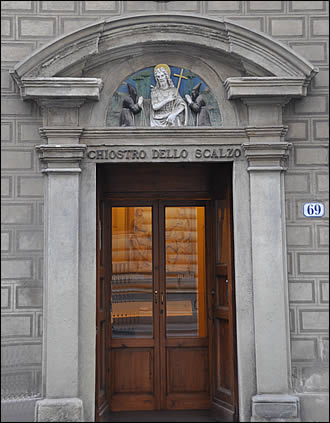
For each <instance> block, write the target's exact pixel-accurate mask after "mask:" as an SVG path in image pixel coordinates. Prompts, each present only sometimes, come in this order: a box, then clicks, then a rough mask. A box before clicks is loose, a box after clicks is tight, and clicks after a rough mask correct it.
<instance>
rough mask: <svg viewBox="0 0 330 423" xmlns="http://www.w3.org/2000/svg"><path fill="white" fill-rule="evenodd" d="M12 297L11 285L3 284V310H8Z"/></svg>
mask: <svg viewBox="0 0 330 423" xmlns="http://www.w3.org/2000/svg"><path fill="white" fill-rule="evenodd" d="M10 297H11V287H10V286H2V287H1V310H6V309H9V308H10Z"/></svg>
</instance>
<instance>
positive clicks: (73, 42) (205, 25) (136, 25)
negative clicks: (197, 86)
mask: <svg viewBox="0 0 330 423" xmlns="http://www.w3.org/2000/svg"><path fill="white" fill-rule="evenodd" d="M173 40H176V42H177V46H178V47H179V46H182V48H187V46H189V49H192V48H193V45H195V46H198V48H202V49H204V50H209V51H210V52H213V53H212V54H221V55H222V56H223V57H224V59H225V60H230V61H231V62H233V63H237V65H238V66H241V65H242V64H243V66H244V67H245V69H246V71H247V72H249V73H250V74H251V73H252V74H254V75H275V76H278V77H293V78H294V77H301V78H303V79H305V80H306V81H309V80H310V79H311V78H312V77H313V76H314V75H315V73H316V72H317V69H316V68H314V66H313V65H311V64H310V63H309V62H308V61H307V60H305V59H304V58H302V57H301V56H299V55H297V54H296V53H295V52H294V51H293V50H292V49H290V48H288V47H287V46H285V45H283V44H281V43H279V42H277V41H276V40H273V39H271V38H270V37H267V36H265V35H263V34H261V33H258V32H256V31H253V30H251V29H248V28H245V27H243V26H241V25H239V24H238V23H234V22H231V21H229V20H227V19H223V18H222V19H217V18H210V17H204V16H200V15H193V14H173V13H164V14H157V13H150V14H145V15H131V16H125V17H119V18H111V19H109V20H105V21H102V22H98V23H95V24H92V25H89V26H86V27H85V28H82V29H80V30H77V31H75V32H72V33H69V34H67V35H65V36H63V37H61V38H58V39H57V40H56V41H54V42H53V43H51V44H49V45H47V46H45V47H43V48H41V49H40V50H38V51H37V52H35V53H33V54H32V55H31V56H30V57H29V58H27V59H25V60H24V61H22V62H21V63H18V64H17V65H16V66H15V68H14V70H13V71H12V75H13V77H14V78H15V79H16V80H17V81H19V80H20V79H21V78H23V77H53V76H56V75H60V74H61V72H62V74H68V73H67V71H68V69H74V70H75V72H76V73H75V74H81V72H82V71H83V70H88V69H92V68H93V67H95V66H99V65H100V64H102V63H106V62H109V61H110V60H112V59H115V58H120V57H121V58H125V57H132V56H133V55H134V54H136V51H137V48H140V47H141V46H144V47H145V48H146V49H149V50H150V49H153V48H156V49H159V48H160V46H163V45H164V44H167V43H168V42H173Z"/></svg>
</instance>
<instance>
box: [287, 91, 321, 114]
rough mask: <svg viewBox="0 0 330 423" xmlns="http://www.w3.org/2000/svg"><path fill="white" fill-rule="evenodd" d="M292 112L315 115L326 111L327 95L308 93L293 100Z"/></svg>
mask: <svg viewBox="0 0 330 423" xmlns="http://www.w3.org/2000/svg"><path fill="white" fill-rule="evenodd" d="M294 113H296V114H300V115H316V114H327V113H328V98H327V95H310V96H307V97H305V98H302V99H300V100H296V101H295V102H294Z"/></svg>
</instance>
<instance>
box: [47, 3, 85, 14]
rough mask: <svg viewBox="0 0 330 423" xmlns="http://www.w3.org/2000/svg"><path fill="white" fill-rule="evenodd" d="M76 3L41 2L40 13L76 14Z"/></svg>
mask: <svg viewBox="0 0 330 423" xmlns="http://www.w3.org/2000/svg"><path fill="white" fill-rule="evenodd" d="M77 3H78V2H77V1H42V2H41V3H40V12H47V13H50V12H56V13H67V12H70V13H72V12H77V10H78V4H77Z"/></svg>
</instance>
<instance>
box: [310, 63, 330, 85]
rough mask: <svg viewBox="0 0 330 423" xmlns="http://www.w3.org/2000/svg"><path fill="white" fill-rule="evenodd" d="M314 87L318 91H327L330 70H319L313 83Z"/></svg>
mask: <svg viewBox="0 0 330 423" xmlns="http://www.w3.org/2000/svg"><path fill="white" fill-rule="evenodd" d="M312 87H313V89H316V90H327V89H328V88H329V69H328V68H324V69H319V73H318V74H317V75H315V77H314V78H313V81H312Z"/></svg>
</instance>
